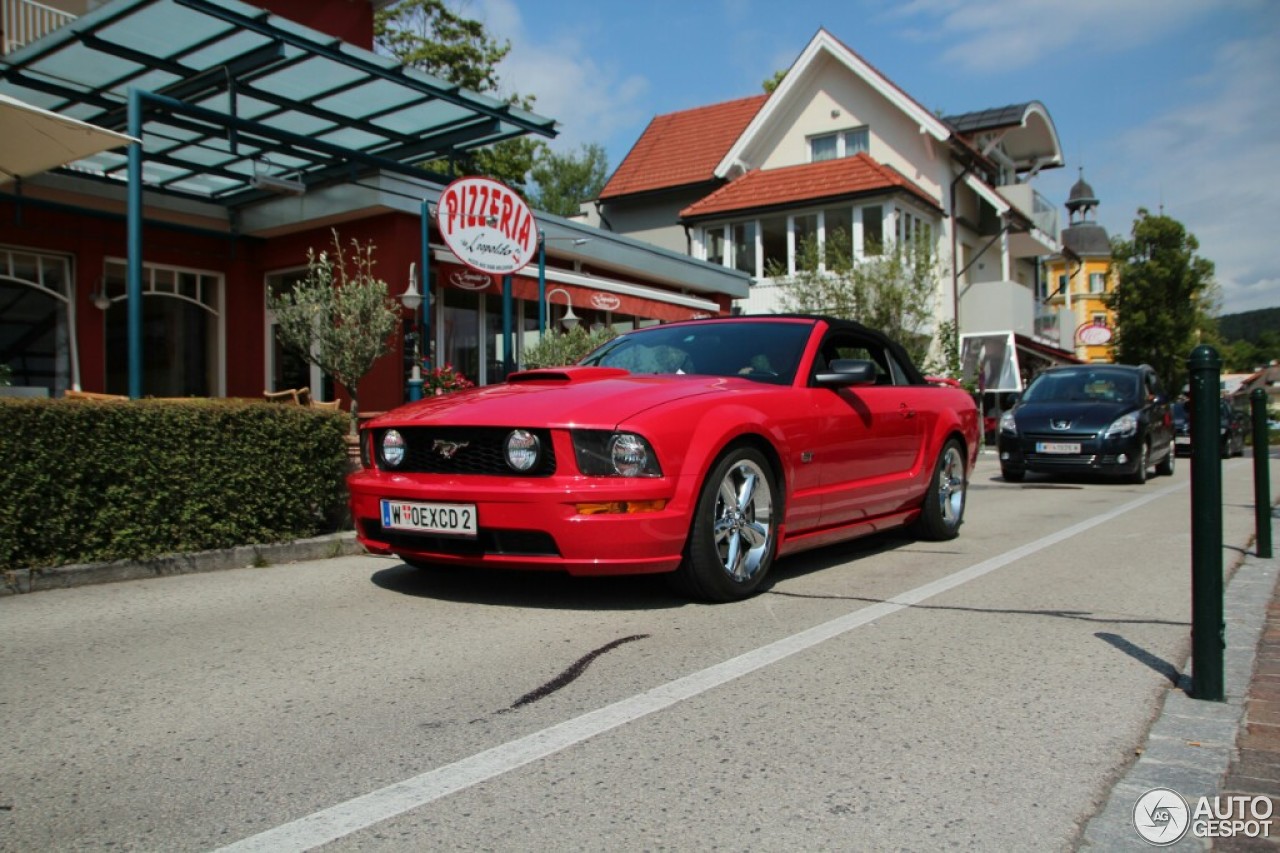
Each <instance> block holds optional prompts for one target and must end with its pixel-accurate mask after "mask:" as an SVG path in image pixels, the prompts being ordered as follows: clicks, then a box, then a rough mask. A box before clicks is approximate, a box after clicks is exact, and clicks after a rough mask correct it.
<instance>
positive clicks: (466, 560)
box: [347, 468, 691, 575]
mask: <svg viewBox="0 0 1280 853" xmlns="http://www.w3.org/2000/svg"><path fill="white" fill-rule="evenodd" d="M347 486H348V491H349V493H350V505H351V513H352V517H353V518H354V519H355V525H356V537H357V539H358V540H359V541H360V543H361V544H362V545H364V546H365V547H366V548H368V549H369V550H371V551H373V552H375V553H382V554H397V555H400V556H403V557H408V558H411V559H414V560H419V561H423V562H433V563H441V564H452V565H462V566H489V567H500V568H512V569H526V570H542V571H562V572H568V573H569V574H574V575H618V574H651V573H656V572H670V571H674V570H675V569H676V568H677V567H678V566H679V565H680V561H681V558H682V554H683V551H684V545H685V540H686V538H687V536H688V533H689V522H690V517H691V515H690V508H689V505H688V502H687V501H684V500H681V499H679V498H677V497H676V495H675V494H674V493H673V487H672V483H671V482H670V481H668V480H665V479H642V478H636V479H621V478H598V477H582V476H577V475H573V476H553V477H549V478H527V479H522V478H494V477H483V476H458V477H447V478H445V477H434V476H430V475H422V474H392V473H388V472H385V471H380V470H377V469H370V468H365V469H362V470H360V471H358V472H356V473H353V474H351V475H350V476H349V477H348V478H347ZM384 498H387V499H393V500H403V501H422V502H431V503H450V504H453V503H461V504H472V505H474V506H475V507H476V515H477V526H478V535H477V536H475V537H471V538H461V537H455V536H446V535H430V534H421V533H410V532H404V531H397V530H386V529H384V528H383V526H382V513H381V501H382V500H383V499H384ZM640 502H659V503H662V504H663V505H662V508H661V509H657V510H651V509H650V510H648V511H643V512H625V511H610V512H601V513H588V512H584V511H582V509H581V507H582V506H584V505H587V504H592V505H600V504H608V503H613V504H623V503H625V504H627V505H628V506H634V505H635V504H636V503H640Z"/></svg>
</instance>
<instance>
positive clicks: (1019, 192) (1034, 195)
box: [996, 184, 1059, 240]
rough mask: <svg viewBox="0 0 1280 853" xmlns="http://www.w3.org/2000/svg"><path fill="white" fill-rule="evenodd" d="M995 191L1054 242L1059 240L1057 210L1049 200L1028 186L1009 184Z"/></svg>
mask: <svg viewBox="0 0 1280 853" xmlns="http://www.w3.org/2000/svg"><path fill="white" fill-rule="evenodd" d="M996 191H997V192H999V193H1000V195H1002V196H1004V199H1005V201H1007V202H1009V203H1010V204H1012V205H1013V206H1014V207H1016V208H1018V210H1020V211H1022V213H1023V214H1025V215H1026V216H1027V218H1029V219H1030V220H1031V221H1032V222H1034V223H1035V225H1036V227H1037V228H1039V229H1040V230H1041V231H1043V232H1044V233H1045V234H1048V235H1049V236H1050V237H1052V238H1053V239H1054V240H1057V239H1058V238H1059V233H1058V208H1056V207H1055V206H1054V205H1052V204H1050V202H1049V200H1048V199H1047V198H1045V197H1044V196H1042V195H1040V193H1038V192H1036V191H1035V189H1034V188H1032V187H1031V186H1030V185H1029V184H1010V185H1008V186H1003V187H996Z"/></svg>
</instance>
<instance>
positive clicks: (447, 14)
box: [374, 0, 608, 216]
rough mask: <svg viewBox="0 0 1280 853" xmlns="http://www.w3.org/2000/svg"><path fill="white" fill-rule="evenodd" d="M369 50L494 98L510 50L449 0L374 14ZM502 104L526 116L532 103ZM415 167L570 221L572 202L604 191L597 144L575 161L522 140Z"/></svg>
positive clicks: (403, 3)
mask: <svg viewBox="0 0 1280 853" xmlns="http://www.w3.org/2000/svg"><path fill="white" fill-rule="evenodd" d="M374 47H375V48H377V49H378V50H380V51H382V52H384V53H387V54H389V55H390V56H393V57H395V58H396V59H397V60H398V61H399V62H400V63H401V64H403V65H408V66H412V67H413V68H417V69H418V70H419V71H423V72H426V73H427V74H431V75H432V76H435V77H439V78H440V79H441V80H444V81H446V82H449V83H454V84H456V85H458V86H462V87H464V88H466V89H470V90H472V91H474V92H480V93H485V94H489V95H496V94H497V93H498V91H499V89H500V85H501V79H500V78H499V76H498V64H499V63H500V62H502V60H503V59H505V58H506V56H507V54H508V53H510V52H511V42H509V41H505V40H504V41H501V42H499V41H498V40H497V39H495V38H493V37H492V36H491V35H490V34H489V32H488V31H487V30H486V29H485V26H484V24H483V23H482V22H480V21H477V20H474V19H472V18H468V17H466V16H465V15H463V14H461V13H460V12H459V11H458V9H457V6H456V5H455V4H454V3H452V2H450V0H399V2H397V3H393V4H391V5H389V6H387V7H385V8H382V9H379V10H378V12H377V14H376V15H375V16H374ZM506 101H507V102H508V103H510V104H512V105H515V106H518V107H520V108H521V109H525V110H532V109H533V106H534V102H535V98H534V97H533V96H521V95H517V94H512V95H510V96H509V97H507V98H506ZM422 168H423V169H424V170H425V171H428V172H431V173H432V174H434V175H437V176H438V177H439V178H440V180H442V181H449V180H452V179H453V178H456V177H458V176H459V175H485V176H487V177H490V178H494V179H495V180H498V181H501V182H502V183H504V184H506V185H507V186H509V187H511V188H512V189H513V190H515V191H516V192H518V193H520V194H521V195H524V196H526V197H528V198H529V200H530V203H531V204H533V206H534V207H537V208H539V209H542V210H546V211H549V212H551V213H556V214H559V215H561V216H571V215H573V214H576V213H577V212H578V204H579V203H580V202H582V201H584V200H586V199H589V198H594V197H595V196H596V195H598V194H599V192H600V190H601V189H602V188H603V187H604V183H605V178H606V177H607V168H608V163H607V160H606V158H605V153H604V148H603V147H602V146H600V145H597V144H591V145H585V146H583V149H582V154H581V156H580V157H579V156H577V155H574V154H566V155H556V154H553V153H551V150H550V149H549V148H548V147H547V145H546V143H545V142H542V141H541V140H538V139H531V138H528V137H522V138H519V139H508V140H505V141H503V142H499V143H496V144H494V145H491V146H488V147H486V148H480V149H476V150H474V151H466V152H460V153H459V154H457V155H456V156H455V157H454V158H453V159H452V160H436V161H432V162H429V163H424V164H423V167H422ZM530 178H532V181H533V184H534V189H533V190H532V192H530V189H529V181H530Z"/></svg>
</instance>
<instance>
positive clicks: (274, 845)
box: [221, 482, 1188, 853]
mask: <svg viewBox="0 0 1280 853" xmlns="http://www.w3.org/2000/svg"><path fill="white" fill-rule="evenodd" d="M1187 486H1188V483H1186V482H1182V483H1177V484H1174V485H1171V486H1166V487H1165V488H1163V489H1160V490H1158V491H1153V492H1151V493H1149V494H1147V495H1144V496H1143V497H1141V498H1138V499H1137V500H1133V501H1130V502H1129V503H1126V504H1124V505H1122V506H1119V507H1117V508H1115V509H1113V510H1110V511H1108V512H1104V513H1102V514H1101V515H1095V516H1094V517H1093V518H1089V519H1086V520H1084V521H1081V522H1080V523H1078V524H1074V525H1072V526H1070V527H1067V528H1064V529H1062V530H1059V531H1058V532H1056V533H1051V534H1049V535H1048V536H1044V537H1042V538H1040V539H1037V540H1035V541H1034V542H1029V543H1027V544H1026V545H1022V546H1019V547H1017V548H1014V549H1013V550H1011V551H1006V552H1005V553H1003V554H1000V555H999V556H996V557H992V558H991V559H989V560H984V561H982V562H981V563H977V564H975V565H973V566H970V567H969V568H967V569H961V570H960V571H958V572H955V573H953V574H950V575H947V576H946V577H943V578H939V579H938V580H936V581H933V582H931V583H927V584H924V585H923V586H918V587H916V588H915V589H912V590H908V591H907V592H904V593H901V594H899V595H896V596H894V597H893V598H892V599H890V600H888V601H885V602H882V603H879V604H873V605H871V606H869V607H864V608H862V609H860V610H856V611H854V612H853V613H848V614H846V615H844V616H840V617H837V618H835V619H832V620H830V621H828V622H824V623H822V624H821V625H815V626H814V627H812V628H809V629H807V630H805V631H801V632H800V633H798V634H793V635H791V636H790V637H784V638H783V639H781V640H777V641H775V642H772V643H769V644H768V645H766V646H761V647H760V648H758V649H754V650H752V651H749V652H746V653H745V654H742V655H739V656H738V657H736V658H732V659H730V660H727V661H725V662H723V663H719V664H716V665H715V666H711V667H707V668H706V669H703V670H700V671H698V672H694V673H691V674H690V675H686V676H684V677H683V678H678V679H676V680H674V681H669V682H667V683H666V684H662V685H659V686H658V687H655V688H653V689H652V690H647V691H645V692H644V693H640V694H637V695H635V696H632V697H630V698H627V699H622V700H620V701H618V702H615V703H613V704H612V705H608V706H606V707H604V708H600V709H599V710H596V711H590V712H588V713H586V714H583V715H581V716H578V717H574V718H573V719H571V720H566V721H564V722H563V723H559V724H557V725H554V726H551V727H550V728H546V729H543V730H541V731H537V732H533V733H532V734H529V735H525V736H524V737H522V738H517V739H516V740H513V741H509V742H507V743H504V744H500V745H499V746H495V747H493V748H492V749H486V750H485V751H484V752H480V753H477V754H475V755H472V756H470V757H468V758H464V759H461V760H460V761H455V762H454V763H452V764H447V765H445V766H444V767H438V768H436V769H435V770H429V771H427V772H426V773H423V774H421V775H419V776H414V777H413V778H411V779H406V780H404V781H403V782H398V783H396V784H394V785H388V786H387V787H385V788H381V789H379V790H377V791H372V792H370V793H368V794H365V795H363V796H360V797H356V798H355V799H351V800H347V801H346V802H345V803H339V804H337V805H335V806H330V807H329V808H327V809H324V810H322V811H318V812H316V813H314V814H311V815H307V816H306V817H303V818H299V819H298V820H295V821H291V822H289V823H286V824H282V825H280V826H278V827H275V828H274V829H269V830H267V831H266V832H262V833H259V834H258V835H253V836H250V837H248V838H246V839H244V840H242V841H238V842H236V843H235V844H231V845H228V846H226V847H223V848H221V850H222V851H237V853H239V851H270V853H282V851H293V850H297V851H302V850H310V849H312V848H314V847H319V846H320V845H322V844H327V843H328V842H330V841H335V840H337V839H339V838H342V837H343V836H346V835H350V834H351V833H353V832H358V831H359V830H361V829H365V828H367V827H370V826H373V825H374V824H376V823H379V822H381V821H384V820H387V819H389V818H392V817H395V816H396V815H399V814H403V813H404V812H407V811H410V810H412V809H415V808H418V807H419V806H424V805H426V804H427V803H431V802H434V801H435V800H438V799H441V798H443V797H447V796H449V795H450V794H454V793H457V792H458V791H462V790H465V789H467V788H470V787H472V786H473V785H478V784H480V783H481V782H485V781H487V780H489V779H493V778H495V777H497V776H501V775H502V774H504V773H509V772H511V771H512V770H515V769H517V768H520V767H523V766H525V765H526V764H531V763H533V762H534V761H538V760H539V759H542V758H546V757H548V756H551V755H555V754H556V753H557V752H561V751H562V750H565V749H568V748H569V747H571V746H574V745H575V744H579V743H582V742H583V741H585V740H588V739H590V738H593V737H595V736H596V735H600V734H604V733H605V732H608V731H611V730H613V729H616V728H618V727H619V726H623V725H626V724H627V723H630V722H634V721H635V720H638V719H640V718H641V717H645V716H648V715H649V714H652V713H654V712H656V711H662V710H664V709H666V708H670V707H671V706H672V705H675V704H676V703H678V702H682V701H684V700H685V699H691V698H693V697H695V696H698V695H700V694H702V693H706V692H707V691H709V690H714V689H715V688H717V687H720V686H721V685H724V684H727V683H729V682H730V681H733V680H735V679H738V678H741V677H742V676H744V675H749V674H750V673H753V672H755V671H756V670H759V669H763V668H764V667H766V666H769V665H771V664H774V663H777V662H778V661H781V660H784V659H786V658H788V657H791V656H792V655H794V654H798V653H799V652H803V651H805V650H807V649H811V648H813V647H814V646H817V645H819V644H821V643H824V642H826V641H827V640H831V639H834V638H835V637H839V636H840V635H842V634H845V633H848V632H849V631H852V630H853V629H855V628H860V627H862V626H864V625H868V624H870V623H872V622H875V621H876V620H877V619H881V618H883V617H885V616H889V615H891V614H893V613H897V612H898V611H900V610H904V609H906V608H908V607H911V606H913V605H916V604H919V603H921V602H923V601H927V600H928V599H930V598H933V597H934V596H936V595H940V594H942V593H944V592H947V591H948V590H951V589H955V588H956V587H958V586H962V585H963V584H966V583H969V582H970V581H973V580H977V579H978V578H980V577H982V576H983V575H986V574H989V573H991V572H993V571H995V570H996V569H999V568H1003V567H1004V566H1007V565H1009V564H1010V563H1013V562H1016V561H1018V560H1021V559H1024V558H1026V557H1029V556H1031V555H1032V554H1035V553H1036V552H1038V551H1042V550H1044V549H1045V548H1050V547H1052V546H1054V545H1056V544H1058V543H1059V542H1062V541H1064V540H1066V539H1070V538H1071V537H1073V536H1077V535H1079V534H1081V533H1083V532H1085V531H1086V530H1089V529H1091V528H1094V527H1097V526H1098V525H1100V524H1105V523H1107V522H1108V521H1112V520H1114V519H1116V518H1119V517H1120V516H1122V515H1124V514H1125V513H1128V512H1132V511H1133V510H1135V509H1138V508H1139V507H1142V506H1145V505H1146V504H1149V503H1151V502H1152V501H1156V500H1159V499H1160V498H1163V497H1165V496H1167V495H1169V494H1172V493H1173V492H1175V491H1178V490H1180V489H1185V488H1187Z"/></svg>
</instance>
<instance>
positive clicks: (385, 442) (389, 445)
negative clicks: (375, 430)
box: [382, 429, 405, 468]
mask: <svg viewBox="0 0 1280 853" xmlns="http://www.w3.org/2000/svg"><path fill="white" fill-rule="evenodd" d="M404 450H405V444H404V436H403V435H401V434H400V433H399V432H397V431H396V430H393V429H389V430H387V431H386V433H385V434H384V435H383V436H382V461H383V462H385V463H387V465H389V466H390V467H392V468H395V467H396V466H398V465H399V464H400V463H401V462H403V461H404Z"/></svg>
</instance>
